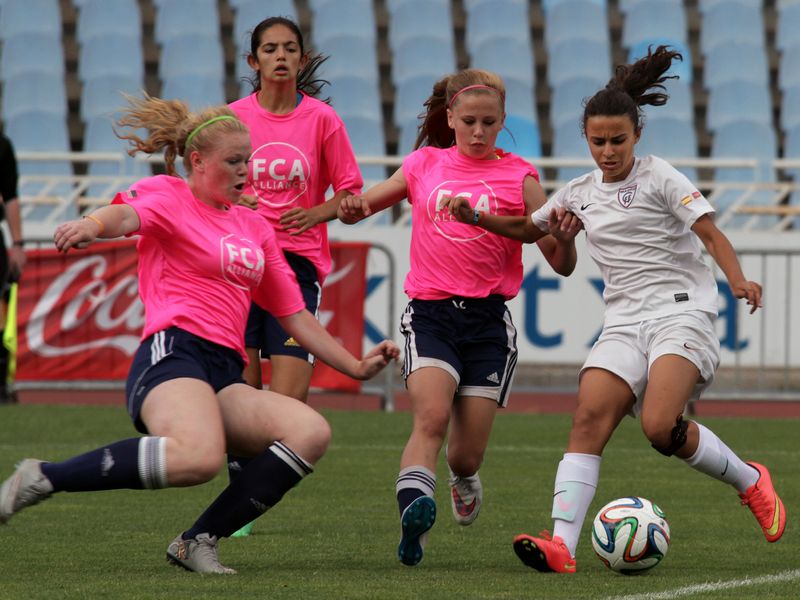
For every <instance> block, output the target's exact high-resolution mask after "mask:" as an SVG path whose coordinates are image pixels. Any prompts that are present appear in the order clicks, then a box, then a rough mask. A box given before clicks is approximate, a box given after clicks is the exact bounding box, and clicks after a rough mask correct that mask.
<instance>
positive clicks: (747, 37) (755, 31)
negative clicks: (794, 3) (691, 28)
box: [700, 2, 764, 54]
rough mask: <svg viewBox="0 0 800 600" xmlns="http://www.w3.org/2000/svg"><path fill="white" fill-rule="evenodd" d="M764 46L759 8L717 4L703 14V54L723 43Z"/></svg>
mask: <svg viewBox="0 0 800 600" xmlns="http://www.w3.org/2000/svg"><path fill="white" fill-rule="evenodd" d="M736 41H739V42H744V43H748V44H761V45H763V44H764V18H763V15H762V9H761V7H760V6H755V5H752V4H750V5H748V4H742V3H739V2H718V3H715V4H714V5H712V6H710V7H709V9H708V10H707V11H706V12H705V14H703V25H702V28H701V30H700V48H701V51H702V52H703V54H708V52H709V50H711V48H713V47H714V46H716V45H717V44H721V43H724V42H736Z"/></svg>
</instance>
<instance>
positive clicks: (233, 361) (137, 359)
mask: <svg viewBox="0 0 800 600" xmlns="http://www.w3.org/2000/svg"><path fill="white" fill-rule="evenodd" d="M243 370H244V361H243V360H242V357H241V355H240V354H239V353H238V352H237V351H236V350H233V349H232V348H227V347H225V346H220V345H219V344H215V343H214V342H209V341H208V340H204V339H203V338H201V337H198V336H196V335H194V334H193V333H189V332H188V331H185V330H183V329H180V328H179V327H170V328H168V329H165V330H163V331H158V332H156V333H154V334H153V335H151V336H150V337H148V338H147V339H146V340H144V341H143V342H142V343H141V345H140V346H139V349H138V350H137V351H136V354H135V355H134V357H133V363H132V364H131V370H130V371H129V372H128V380H127V381H126V383H125V398H126V402H127V405H128V414H129V415H130V416H131V419H133V424H134V425H135V426H136V430H137V431H140V432H141V433H147V427H146V426H145V424H144V423H143V422H142V420H141V418H140V413H141V410H142V403H144V399H145V398H146V397H147V394H149V393H150V390H152V389H153V388H154V387H156V386H157V385H158V384H159V383H163V382H165V381H169V380H170V379H178V378H179V377H190V378H192V379H200V380H201V381H205V382H206V383H208V385H210V386H211V387H212V388H213V389H214V391H215V392H218V391H220V390H221V389H224V388H226V387H228V386H229V385H232V384H234V383H244V379H243V378H242V371H243Z"/></svg>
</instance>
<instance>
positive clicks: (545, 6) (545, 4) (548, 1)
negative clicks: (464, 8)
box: [467, 0, 608, 19]
mask: <svg viewBox="0 0 800 600" xmlns="http://www.w3.org/2000/svg"><path fill="white" fill-rule="evenodd" d="M469 1H470V0H467V2H469ZM573 1H574V0H542V11H543V12H544V17H545V19H547V18H548V17H549V14H550V11H551V10H552V9H553V8H554V7H556V6H559V5H561V4H571V3H572V2H573ZM582 1H584V0H582ZM588 1H589V2H592V3H594V4H597V5H598V6H600V7H601V8H602V9H603V10H604V11H605V10H608V2H607V0H588Z"/></svg>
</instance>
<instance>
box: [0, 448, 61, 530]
mask: <svg viewBox="0 0 800 600" xmlns="http://www.w3.org/2000/svg"><path fill="white" fill-rule="evenodd" d="M42 462H43V461H41V460H36V459H35V458H26V459H25V460H23V461H21V462H20V463H19V464H18V465H17V470H16V471H14V474H13V475H12V476H11V477H9V478H8V479H6V480H5V481H4V482H3V485H2V487H0V523H8V520H9V519H10V518H11V516H12V515H14V514H16V513H18V512H19V511H20V510H22V509H23V508H25V507H26V506H33V505H34V504H38V503H39V502H41V501H42V500H46V499H47V498H49V497H50V495H51V494H52V493H53V484H51V483H50V480H49V479H47V477H45V476H44V475H42V469H41V466H40V465H41V464H42Z"/></svg>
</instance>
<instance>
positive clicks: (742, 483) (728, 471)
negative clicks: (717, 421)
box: [684, 422, 758, 494]
mask: <svg viewBox="0 0 800 600" xmlns="http://www.w3.org/2000/svg"><path fill="white" fill-rule="evenodd" d="M695 425H697V429H699V430H700V441H699V443H698V444H697V451H696V452H695V453H694V454H693V455H692V456H690V457H689V458H687V459H684V460H685V461H686V464H687V465H689V466H690V467H692V468H693V469H696V470H698V471H700V472H701V473H705V474H706V475H710V476H711V477H713V478H714V479H719V480H720V481H724V482H725V483H729V484H731V485H732V486H733V487H735V488H736V490H737V491H738V492H739V493H740V494H743V493H744V492H745V491H746V490H747V488H749V487H750V486H751V485H753V484H755V482H756V481H758V471H756V470H755V469H754V468H753V467H751V466H750V465H748V464H747V463H745V462H744V461H742V459H741V458H739V457H738V456H736V454H734V453H733V450H731V449H730V448H728V446H726V445H725V443H724V442H723V441H722V440H721V439H719V438H718V437H717V436H716V435H715V434H714V432H713V431H711V430H710V429H708V428H707V427H704V426H703V425H701V424H700V423H697V422H695Z"/></svg>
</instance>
